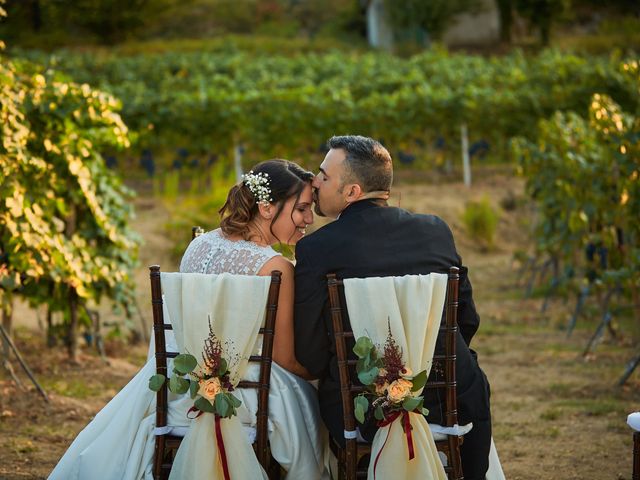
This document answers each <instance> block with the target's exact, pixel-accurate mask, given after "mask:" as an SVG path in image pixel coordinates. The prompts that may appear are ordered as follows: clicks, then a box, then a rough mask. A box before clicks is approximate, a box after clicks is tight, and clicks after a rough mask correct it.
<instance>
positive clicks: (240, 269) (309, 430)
mask: <svg viewBox="0 0 640 480" xmlns="http://www.w3.org/2000/svg"><path fill="white" fill-rule="evenodd" d="M276 255H279V254H278V253H277V252H275V251H274V250H273V249H272V248H271V247H261V246H259V245H257V244H255V243H252V242H247V241H242V240H241V241H230V240H228V239H226V238H224V237H223V236H222V235H221V232H220V230H214V231H211V232H208V233H206V234H204V235H201V236H199V237H197V238H196V239H194V240H193V241H192V242H191V244H190V245H189V247H188V248H187V251H186V252H185V254H184V256H183V258H182V262H181V264H180V271H181V272H183V273H212V274H220V273H225V272H227V273H231V274H239V275H256V274H257V273H258V271H259V270H260V268H262V266H263V265H264V264H265V263H266V262H267V261H268V260H269V259H271V258H273V257H274V256H276ZM164 313H165V321H167V319H168V318H169V316H168V312H167V310H166V308H165V310H164ZM240 321H241V320H240ZM239 326H240V324H239ZM260 340H261V339H260V338H259V339H258V342H256V346H255V349H254V351H255V353H259V348H260V345H261V341H260ZM166 341H167V349H168V350H172V349H173V350H175V349H176V348H177V346H176V344H175V339H174V338H173V334H172V332H171V331H167V332H166ZM154 353H155V352H154V348H153V343H151V346H150V349H149V355H148V357H147V363H146V364H145V365H144V366H143V367H142V369H141V370H140V371H139V372H138V374H136V376H135V377H134V378H133V379H132V380H131V381H130V382H129V383H128V384H127V385H126V386H125V387H124V388H123V389H122V390H121V391H120V392H119V393H118V394H117V395H116V396H115V397H114V398H113V399H112V400H111V401H110V402H109V403H108V404H107V405H106V406H105V407H104V408H103V409H102V410H101V411H100V412H98V414H97V415H96V416H95V418H94V419H93V420H92V421H91V423H89V425H87V426H86V427H85V429H84V430H82V432H80V434H78V436H77V437H76V439H75V440H74V442H73V443H72V444H71V446H70V447H69V449H68V450H67V452H66V453H65V454H64V456H63V457H62V459H61V460H60V462H59V463H58V465H57V466H56V467H55V469H54V470H53V472H52V473H51V475H50V476H49V479H51V480H57V479H60V480H63V479H64V480H76V479H77V480H84V479H97V480H121V479H131V480H140V479H144V480H152V479H153V475H152V463H153V450H154V427H155V425H154V422H155V402H156V395H155V393H154V392H152V391H151V390H149V388H148V381H149V377H151V376H152V375H153V374H154V373H155V360H154ZM271 368H272V370H271V387H270V391H269V442H270V446H271V452H272V455H273V457H274V458H275V459H276V461H278V463H279V464H280V465H281V466H282V467H283V468H284V469H285V470H287V477H286V478H287V479H289V480H295V479H305V480H306V479H319V478H324V477H326V476H327V473H326V469H325V465H326V463H327V462H326V457H325V455H326V452H327V449H326V438H327V436H326V431H325V430H324V428H323V427H322V421H321V419H320V412H319V409H318V402H317V392H316V390H315V388H314V387H313V386H311V385H310V384H309V383H308V382H306V381H305V380H304V379H302V378H300V377H298V376H296V375H294V374H292V373H289V372H288V371H286V370H284V369H283V368H281V367H279V366H278V365H277V364H276V363H273V364H272V367H271ZM169 370H171V365H169ZM258 377H259V366H258V365H251V366H250V367H249V370H248V372H247V375H246V379H247V380H253V381H257V380H258ZM234 393H236V394H238V396H239V397H240V399H241V400H242V405H241V407H240V408H239V409H238V417H239V419H240V421H241V422H242V423H243V426H244V427H245V431H246V432H247V436H248V439H249V440H250V441H253V439H254V438H255V425H256V415H255V414H256V411H257V403H258V402H257V395H256V392H255V390H251V389H247V390H244V389H240V390H236V392H234ZM192 404H193V400H191V399H190V398H189V396H188V395H180V396H177V395H174V394H171V393H170V394H169V412H168V424H169V425H172V426H174V428H173V430H172V434H174V435H179V434H181V433H182V434H184V432H185V431H186V428H188V426H189V422H190V420H188V419H187V418H186V414H185V413H186V411H187V410H188V409H189V407H190V406H191V405H192Z"/></svg>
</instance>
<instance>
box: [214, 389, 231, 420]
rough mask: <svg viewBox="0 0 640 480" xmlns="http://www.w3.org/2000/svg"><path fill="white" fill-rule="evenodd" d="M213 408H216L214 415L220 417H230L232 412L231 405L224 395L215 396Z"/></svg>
mask: <svg viewBox="0 0 640 480" xmlns="http://www.w3.org/2000/svg"><path fill="white" fill-rule="evenodd" d="M214 406H215V408H216V413H217V414H218V415H220V416H221V417H224V418H229V417H231V414H232V412H233V405H232V404H231V402H230V401H229V399H228V398H227V396H226V395H225V394H224V393H219V394H218V395H216V398H215V400H214Z"/></svg>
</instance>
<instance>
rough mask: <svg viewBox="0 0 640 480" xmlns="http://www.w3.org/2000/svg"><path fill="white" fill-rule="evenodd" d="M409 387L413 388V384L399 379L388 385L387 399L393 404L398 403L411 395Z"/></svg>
mask: <svg viewBox="0 0 640 480" xmlns="http://www.w3.org/2000/svg"><path fill="white" fill-rule="evenodd" d="M411 387H413V383H411V382H410V381H409V380H405V379H404V378H399V379H398V380H396V381H395V382H393V383H391V385H389V388H388V390H387V398H388V399H389V400H390V401H391V402H393V403H398V402H400V401H402V400H404V399H405V398H406V397H408V396H409V395H410V394H411Z"/></svg>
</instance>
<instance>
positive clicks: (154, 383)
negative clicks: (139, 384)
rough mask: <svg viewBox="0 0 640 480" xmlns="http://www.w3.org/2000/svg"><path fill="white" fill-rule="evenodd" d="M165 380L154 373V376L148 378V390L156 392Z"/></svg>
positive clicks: (162, 376)
mask: <svg viewBox="0 0 640 480" xmlns="http://www.w3.org/2000/svg"><path fill="white" fill-rule="evenodd" d="M166 380H167V377H165V376H164V375H162V374H160V373H156V374H155V375H153V376H151V378H149V388H150V389H151V390H153V391H154V392H157V391H158V390H160V389H161V388H162V386H163V385H164V382H165V381H166Z"/></svg>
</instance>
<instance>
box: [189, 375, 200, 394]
mask: <svg viewBox="0 0 640 480" xmlns="http://www.w3.org/2000/svg"><path fill="white" fill-rule="evenodd" d="M189 382H190V385H189V396H190V397H191V398H196V395H197V394H198V390H199V389H200V385H199V384H198V381H197V380H193V379H190V380H189Z"/></svg>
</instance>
